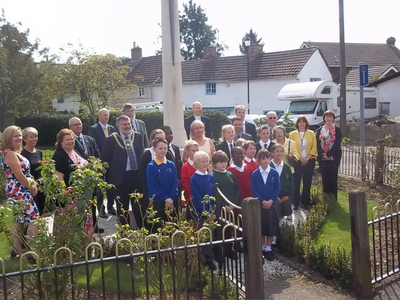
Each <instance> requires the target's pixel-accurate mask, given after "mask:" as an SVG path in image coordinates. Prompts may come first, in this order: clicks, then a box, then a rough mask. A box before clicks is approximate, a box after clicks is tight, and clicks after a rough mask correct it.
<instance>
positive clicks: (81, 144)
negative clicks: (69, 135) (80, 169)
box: [76, 136, 87, 158]
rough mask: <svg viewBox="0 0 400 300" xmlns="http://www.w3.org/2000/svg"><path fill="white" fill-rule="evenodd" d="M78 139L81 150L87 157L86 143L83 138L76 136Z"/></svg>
mask: <svg viewBox="0 0 400 300" xmlns="http://www.w3.org/2000/svg"><path fill="white" fill-rule="evenodd" d="M76 139H77V141H78V145H79V148H81V150H82V151H83V152H84V153H85V155H86V156H87V150H86V147H85V143H84V142H83V139H82V137H81V136H76ZM85 158H87V157H85Z"/></svg>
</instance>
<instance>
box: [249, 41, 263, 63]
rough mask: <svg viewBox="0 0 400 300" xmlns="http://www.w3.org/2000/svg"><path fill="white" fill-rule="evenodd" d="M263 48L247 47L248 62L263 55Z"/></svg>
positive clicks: (254, 45) (253, 45) (256, 46)
mask: <svg viewBox="0 0 400 300" xmlns="http://www.w3.org/2000/svg"><path fill="white" fill-rule="evenodd" d="M263 48H264V46H262V45H257V44H251V45H250V47H249V60H250V61H252V60H254V59H256V58H257V57H258V55H260V54H261V53H263Z"/></svg>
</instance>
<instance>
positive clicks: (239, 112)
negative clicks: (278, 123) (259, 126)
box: [235, 105, 257, 142]
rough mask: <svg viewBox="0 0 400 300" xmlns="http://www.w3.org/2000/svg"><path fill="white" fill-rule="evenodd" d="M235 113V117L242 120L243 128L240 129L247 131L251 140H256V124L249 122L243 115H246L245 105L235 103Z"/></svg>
mask: <svg viewBox="0 0 400 300" xmlns="http://www.w3.org/2000/svg"><path fill="white" fill-rule="evenodd" d="M235 115H236V117H239V118H241V119H242V122H243V129H242V131H243V132H245V133H247V134H250V135H251V137H252V140H253V141H254V142H257V130H256V125H254V124H252V123H250V122H247V121H246V120H245V117H246V107H245V106H244V105H237V106H236V107H235Z"/></svg>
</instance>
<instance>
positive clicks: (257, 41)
mask: <svg viewBox="0 0 400 300" xmlns="http://www.w3.org/2000/svg"><path fill="white" fill-rule="evenodd" d="M247 38H249V39H250V42H251V44H253V45H260V46H264V43H263V42H261V40H262V38H258V33H257V32H254V31H253V28H250V31H249V32H246V34H245V35H244V36H243V38H242V43H241V44H239V49H240V52H241V53H242V54H246V53H247V52H246V45H245V43H244V41H245V40H246V39H247Z"/></svg>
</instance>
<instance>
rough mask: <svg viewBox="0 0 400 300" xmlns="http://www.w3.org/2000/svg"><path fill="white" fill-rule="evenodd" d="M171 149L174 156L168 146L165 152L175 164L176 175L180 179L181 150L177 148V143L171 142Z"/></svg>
mask: <svg viewBox="0 0 400 300" xmlns="http://www.w3.org/2000/svg"><path fill="white" fill-rule="evenodd" d="M171 148H172V151H173V152H174V156H173V155H172V153H171V149H170V147H168V152H167V155H166V157H167V159H169V160H170V161H172V162H173V163H174V164H175V167H176V172H177V175H178V179H179V180H180V179H181V169H182V165H183V163H182V157H181V151H180V150H179V147H178V146H177V145H174V144H171Z"/></svg>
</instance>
